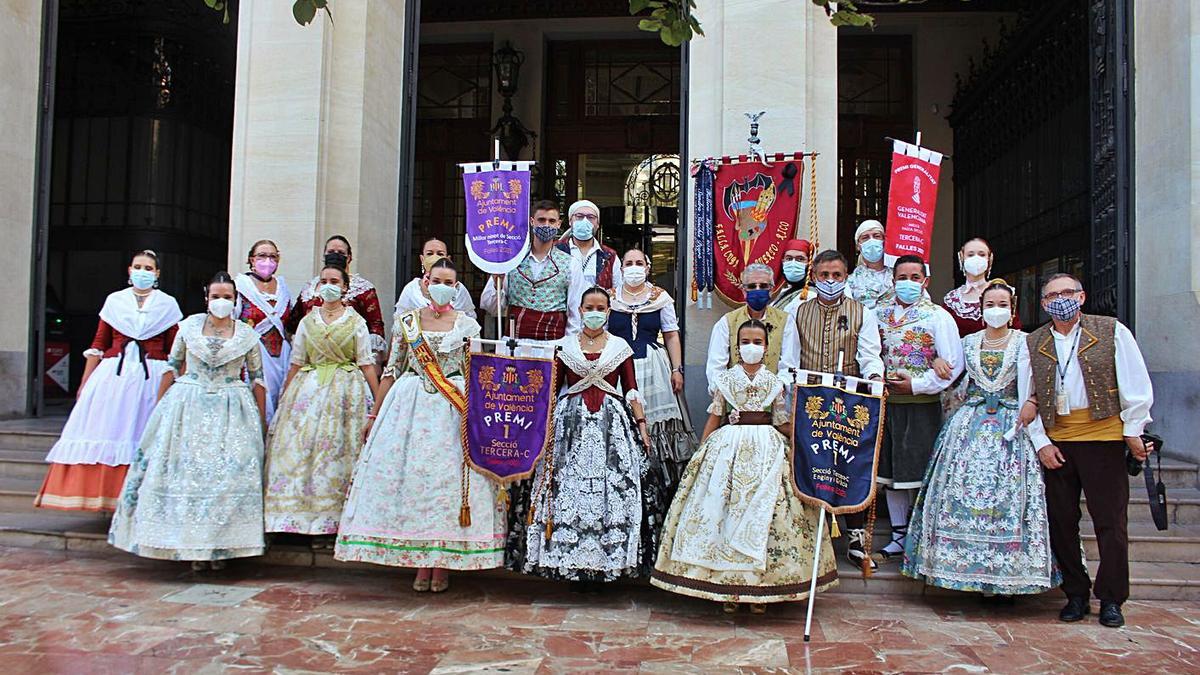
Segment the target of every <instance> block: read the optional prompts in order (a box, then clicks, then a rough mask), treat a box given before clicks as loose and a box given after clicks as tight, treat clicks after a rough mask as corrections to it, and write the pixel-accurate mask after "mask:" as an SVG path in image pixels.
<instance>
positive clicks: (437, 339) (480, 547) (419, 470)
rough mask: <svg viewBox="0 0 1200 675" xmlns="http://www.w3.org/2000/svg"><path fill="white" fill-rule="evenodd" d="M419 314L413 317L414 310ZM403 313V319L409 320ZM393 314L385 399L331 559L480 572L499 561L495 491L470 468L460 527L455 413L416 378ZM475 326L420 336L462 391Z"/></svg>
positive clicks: (500, 531)
mask: <svg viewBox="0 0 1200 675" xmlns="http://www.w3.org/2000/svg"><path fill="white" fill-rule="evenodd" d="M414 311H416V312H419V311H420V310H414ZM410 314H411V313H410ZM403 316H404V315H398V316H397V317H396V321H395V323H394V324H393V326H392V336H393V337H392V355H391V358H390V359H389V360H388V365H387V368H386V369H385V370H384V376H385V377H387V376H388V375H392V374H394V375H395V377H396V382H395V384H393V385H392V388H391V389H390V390H389V391H388V393H387V396H385V397H384V399H383V403H382V405H381V406H380V408H379V417H378V418H377V419H376V420H375V425H374V426H373V427H372V428H371V436H370V438H368V439H367V443H366V445H364V446H363V449H362V453H361V454H360V455H359V458H358V462H357V464H356V465H355V468H354V483H353V485H352V486H351V488H350V496H349V497H348V498H347V499H346V508H345V510H344V511H343V512H342V522H341V529H340V531H339V533H338V539H337V545H336V548H335V550H334V557H335V558H337V559H338V560H356V561H360V562H369V563H375V564H377V565H391V566H395V567H441V568H445V569H455V570H480V569H489V568H493V567H499V566H500V565H501V564H503V562H504V532H505V527H504V525H505V513H504V509H503V508H501V507H500V505H498V504H497V503H496V486H495V484H494V483H492V482H491V481H490V480H488V479H486V478H484V477H483V476H481V475H479V474H478V473H476V472H475V471H474V470H473V469H469V470H468V472H467V476H468V477H469V482H470V485H469V487H470V497H469V499H470V505H471V524H470V525H469V526H467V527H463V526H461V525H460V524H459V510H460V507H461V504H462V501H461V500H462V485H461V482H462V476H463V473H462V470H463V449H462V440H461V438H462V437H461V428H460V424H461V421H462V417H461V416H460V415H459V413H458V410H457V409H455V408H454V406H453V405H451V404H450V402H449V401H447V400H446V397H445V396H443V395H442V394H441V393H440V392H438V391H437V390H436V389H435V388H434V387H433V385H432V384H430V383H429V382H428V381H427V380H426V379H425V376H424V375H422V374H421V372H422V369H421V364H420V362H419V361H418V360H417V357H416V355H415V354H413V351H412V350H411V349H409V347H408V343H407V342H406V341H405V338H404V330H403V327H402V324H401V319H402V318H403ZM479 330H480V329H479V324H478V323H476V322H475V320H474V319H472V318H471V317H469V316H467V315H466V314H462V313H459V315H458V318H457V319H456V320H455V323H454V328H453V329H451V330H450V331H445V332H436V331H422V333H421V334H422V335H423V336H424V339H425V340H427V341H428V342H429V345H430V347H432V348H433V351H434V353H435V354H436V355H437V360H438V364H439V366H440V367H441V370H442V373H443V374H444V375H445V376H446V377H447V378H448V379H449V380H450V381H451V382H453V383H454V385H455V386H456V387H458V388H459V390H460V391H461V390H462V389H463V377H464V374H465V357H466V352H467V344H466V343H465V342H464V341H463V339H464V338H470V337H475V336H477V335H479Z"/></svg>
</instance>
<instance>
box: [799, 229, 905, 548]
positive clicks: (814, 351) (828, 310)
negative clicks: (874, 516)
mask: <svg viewBox="0 0 1200 675" xmlns="http://www.w3.org/2000/svg"><path fill="white" fill-rule="evenodd" d="M848 271H849V265H848V264H847V262H846V258H845V256H843V255H842V254H841V253H839V252H837V251H834V250H829V251H822V252H820V253H819V254H817V257H816V258H813V261H812V286H813V288H814V289H815V290H816V300H810V301H808V302H802V303H796V304H793V305H791V306H790V307H789V308H788V311H789V312H790V313H792V316H791V320H789V321H788V324H787V327H786V328H785V329H784V331H783V352H782V354H781V355H780V357H779V368H780V370H782V371H786V370H787V369H789V368H800V369H803V370H813V371H817V372H822V373H832V372H835V371H836V370H837V367H838V356H839V354H840V355H842V359H843V362H842V373H844V374H846V375H852V376H855V377H862V378H866V379H871V380H878V379H882V378H883V359H882V358H880V350H881V347H880V342H879V321H878V319H876V318H875V312H873V311H871V310H869V309H867V308H865V307H863V305H862V303H860V302H858V301H857V300H854V299H853V298H851V297H849V296H848V295H846V276H847V272H848ZM784 377H787V376H786V375H784ZM788 379H789V381H790V378H788ZM845 518H846V541H847V542H848V545H847V548H846V557H847V559H849V561H850V564H852V565H854V566H855V567H858V566H861V565H862V564H863V561H864V560H868V561H869V560H870V552H869V551H867V550H866V549H865V544H866V536H865V535H866V532H865V530H864V529H863V527H864V521H865V514H864V513H863V512H859V513H850V514H847V515H846V516H845ZM868 564H869V565H871V566H872V567H874V566H875V563H874V562H868Z"/></svg>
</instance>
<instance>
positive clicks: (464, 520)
mask: <svg viewBox="0 0 1200 675" xmlns="http://www.w3.org/2000/svg"><path fill="white" fill-rule="evenodd" d="M458 524H459V525H460V526H462V527H470V526H471V505H470V504H463V505H462V508H461V509H459V510H458Z"/></svg>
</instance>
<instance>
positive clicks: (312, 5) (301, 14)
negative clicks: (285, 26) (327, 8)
mask: <svg viewBox="0 0 1200 675" xmlns="http://www.w3.org/2000/svg"><path fill="white" fill-rule="evenodd" d="M292 16H294V17H296V23H298V24H300V25H301V26H307V25H308V24H310V23H312V20H313V19H314V18H315V17H316V16H317V5H316V2H315V1H314V0H296V2H295V3H293V4H292Z"/></svg>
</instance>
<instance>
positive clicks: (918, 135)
mask: <svg viewBox="0 0 1200 675" xmlns="http://www.w3.org/2000/svg"><path fill="white" fill-rule="evenodd" d="M916 146H917V147H918V148H919V147H921V132H920V131H918V132H917V142H916Z"/></svg>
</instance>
